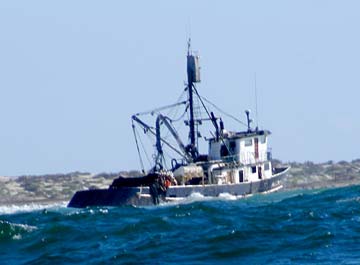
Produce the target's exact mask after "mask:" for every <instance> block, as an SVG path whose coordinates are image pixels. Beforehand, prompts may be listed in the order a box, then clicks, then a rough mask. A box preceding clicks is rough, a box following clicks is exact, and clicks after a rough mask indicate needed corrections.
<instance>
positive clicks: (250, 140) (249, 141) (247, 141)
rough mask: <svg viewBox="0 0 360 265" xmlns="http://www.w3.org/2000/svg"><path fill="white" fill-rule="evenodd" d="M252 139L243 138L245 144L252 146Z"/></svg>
mask: <svg viewBox="0 0 360 265" xmlns="http://www.w3.org/2000/svg"><path fill="white" fill-rule="evenodd" d="M252 142H253V141H252V139H246V140H245V146H252Z"/></svg>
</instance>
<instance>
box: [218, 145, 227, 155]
mask: <svg viewBox="0 0 360 265" xmlns="http://www.w3.org/2000/svg"><path fill="white" fill-rule="evenodd" d="M228 155H229V150H228V149H227V147H226V145H224V144H223V145H221V147H220V156H228Z"/></svg>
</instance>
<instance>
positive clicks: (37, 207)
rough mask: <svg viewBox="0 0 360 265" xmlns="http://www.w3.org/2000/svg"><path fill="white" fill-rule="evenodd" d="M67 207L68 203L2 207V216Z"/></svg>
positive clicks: (0, 208)
mask: <svg viewBox="0 0 360 265" xmlns="http://www.w3.org/2000/svg"><path fill="white" fill-rule="evenodd" d="M66 205H67V202H57V203H47V204H45V203H29V204H22V205H18V204H12V205H0V215H4V214H15V213H24V212H33V211H41V210H45V209H49V208H51V209H53V208H63V207H66Z"/></svg>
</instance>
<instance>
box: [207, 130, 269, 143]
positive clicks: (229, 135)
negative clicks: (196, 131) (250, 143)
mask: <svg viewBox="0 0 360 265" xmlns="http://www.w3.org/2000/svg"><path fill="white" fill-rule="evenodd" d="M270 134H271V132H270V131H268V130H254V131H242V132H231V131H226V130H224V131H223V132H222V135H223V139H234V140H235V139H242V138H249V137H255V136H262V135H265V136H267V135H270ZM207 140H208V141H209V142H214V141H216V138H215V137H212V138H209V139H207Z"/></svg>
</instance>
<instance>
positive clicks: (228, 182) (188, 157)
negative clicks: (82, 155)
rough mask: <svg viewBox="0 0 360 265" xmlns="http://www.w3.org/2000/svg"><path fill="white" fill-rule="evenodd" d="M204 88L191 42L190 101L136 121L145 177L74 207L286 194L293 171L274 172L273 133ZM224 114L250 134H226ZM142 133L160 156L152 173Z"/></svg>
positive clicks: (87, 196) (95, 193)
mask: <svg viewBox="0 0 360 265" xmlns="http://www.w3.org/2000/svg"><path fill="white" fill-rule="evenodd" d="M198 83H200V64H199V56H198V54H196V53H194V52H193V51H192V50H191V45H190V40H189V42H188V51H187V82H186V83H185V88H184V89H183V93H182V95H183V96H184V97H186V98H185V100H184V99H183V98H182V97H180V99H179V101H178V102H176V103H175V104H171V105H166V106H164V107H160V108H156V109H153V110H151V111H146V112H140V113H137V114H135V115H133V116H132V128H133V132H134V136H135V143H136V148H137V152H138V154H139V160H140V164H141V167H142V172H143V173H142V175H141V176H138V177H126V176H119V177H118V178H116V179H114V181H113V183H112V184H111V185H110V186H109V188H108V189H91V190H82V191H77V192H76V193H75V195H74V196H73V198H72V199H71V201H70V202H69V204H68V206H69V207H76V208H83V207H88V206H121V205H136V206H138V205H154V204H155V205H157V204H159V203H162V202H171V201H176V200H182V199H184V198H187V197H189V196H192V195H193V194H201V195H202V196H204V197H207V196H209V197H221V196H222V195H225V194H230V195H232V196H237V197H245V196H249V195H252V194H255V193H268V192H274V191H277V190H279V189H281V188H282V182H281V180H282V178H283V177H284V176H285V175H286V172H287V171H288V170H289V168H290V167H287V166H284V167H273V165H272V155H271V150H270V148H269V147H268V138H269V136H270V134H271V133H270V131H268V130H263V129H259V128H258V127H257V126H256V127H255V128H253V127H252V119H251V117H250V111H249V110H246V111H245V115H246V122H242V121H240V120H239V119H237V118H236V117H235V116H233V115H229V114H227V113H226V112H224V111H222V110H221V109H220V108H219V107H217V106H216V105H215V104H213V103H212V102H210V101H209V100H208V99H206V98H205V97H202V96H200V94H199V92H198V89H197V84H198ZM209 106H210V107H209ZM174 108H177V109H179V108H182V112H181V114H180V116H179V117H175V116H170V114H171V113H172V112H171V110H172V109H174ZM211 108H212V109H213V110H212V109H211ZM214 110H215V111H214ZM216 111H217V112H216ZM165 112H167V114H165ZM177 113H178V111H177V112H176V114H177ZM219 113H221V114H222V115H224V116H226V117H228V118H231V119H233V120H235V121H237V122H239V123H241V124H242V125H243V126H244V127H245V128H244V129H243V130H242V131H231V130H227V129H225V126H224V120H223V117H221V116H219ZM149 117H150V120H151V119H152V120H153V123H152V124H150V123H149V122H147V121H145V120H147V119H149ZM181 125H182V126H181ZM206 126H207V127H210V128H211V129H210V130H209V131H208V134H209V135H208V136H207V137H203V136H202V132H201V127H206ZM180 127H182V128H183V129H184V128H185V130H186V134H187V137H186V136H185V138H188V139H186V141H183V139H182V138H181V135H180V133H179V132H180V130H181V129H180ZM139 128H140V129H141V131H142V132H143V135H145V136H147V137H150V138H151V139H152V140H153V141H154V142H153V144H152V147H153V149H154V154H153V156H152V157H151V158H149V157H148V161H149V163H151V167H150V170H148V171H146V170H145V167H144V155H146V156H147V152H146V148H145V145H144V144H143V141H142V140H141V137H140V136H139V130H138V129H139ZM201 140H203V141H204V142H205V143H207V145H208V152H207V154H203V153H201V152H200V149H201V148H200V147H201V143H200V141H201Z"/></svg>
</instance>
